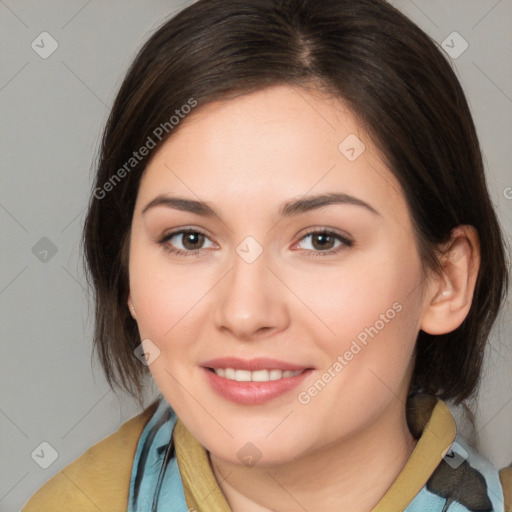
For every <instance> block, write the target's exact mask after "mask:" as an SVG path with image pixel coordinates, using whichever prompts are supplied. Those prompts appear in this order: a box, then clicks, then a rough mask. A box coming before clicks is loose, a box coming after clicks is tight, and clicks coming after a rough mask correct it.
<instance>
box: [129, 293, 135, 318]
mask: <svg viewBox="0 0 512 512" xmlns="http://www.w3.org/2000/svg"><path fill="white" fill-rule="evenodd" d="M127 303H128V309H129V310H130V314H131V315H132V317H133V319H134V320H137V317H136V313H135V306H134V305H133V301H132V295H131V293H129V294H128V301H127Z"/></svg>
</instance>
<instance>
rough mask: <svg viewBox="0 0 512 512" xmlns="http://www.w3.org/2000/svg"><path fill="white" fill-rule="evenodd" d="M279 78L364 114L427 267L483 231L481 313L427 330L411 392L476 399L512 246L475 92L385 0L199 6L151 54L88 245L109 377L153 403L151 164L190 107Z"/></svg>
mask: <svg viewBox="0 0 512 512" xmlns="http://www.w3.org/2000/svg"><path fill="white" fill-rule="evenodd" d="M278 84H289V85H292V86H294V87H297V88H299V87H303V88H308V87H312V88H314V89H316V90H321V91H324V92H325V93H327V94H330V95H332V96H333V97H338V98H340V99H342V100H343V101H344V102H345V103H346V104H347V105H348V106H349V107H350V108H351V110H352V111H353V112H354V113H355V114H356V116H357V117H358V119H359V120H360V122H361V123H362V124H363V126H364V127H365V129H366V130H367V133H368V134H369V135H370V136H371V138H372V140H373V142H374V143H375V144H376V146H377V147H378V148H379V150H380V151H381V154H382V155H383V158H384V159H385V163H386V164H387V165H388V166H389V168H390V170H391V171H392V172H393V174H394V175H395V176H396V178H397V179H398V181H399V183H400V184H401V187H402V190H403V193H404V195H405V198H406V201H407V205H408V208H409V212H410V215H411V218H412V222H413V226H414V231H415V236H416V241H417V246H418V251H419V254H420V256H421V260H422V263H423V265H424V270H425V269H426V270H429V271H439V269H440V266H439V261H438V257H437V256H438V248H439V246H440V244H442V243H444V242H446V241H447V240H448V239H449V237H450V233H451V231H452V229H453V228H454V227H456V226H458V225H460V224H470V225H473V226H474V227H475V228H476V229H477V231H478V234H479V237H480V247H481V266H480V270H479V274H478V278H477V283H476V288H475V291H474V296H473V302H472V305H471V309H470V311H469V313H468V315H467V317H466V318H465V320H464V322H463V323H462V324H461V325H460V326H459V327H458V328H457V329H456V330H454V331H453V332H450V333H448V334H444V335H430V334H428V333H426V332H423V331H420V332H419V335H418V338H417V341H416V349H415V367H414V373H413V377H412V381H411V384H410V392H411V393H414V392H425V393H430V394H434V395H436V396H438V397H440V398H441V399H452V400H454V401H455V403H459V402H460V401H462V400H464V399H466V398H469V397H472V395H474V393H475V392H476V389H477V386H478V382H479V377H480V373H481V366H482V359H483V354H484V348H485V345H486V342H487V339H488V336H489V333H490V330H491V327H492V325H493V323H494V321H495V319H496V317H497V314H498V312H499V308H500V306H501V302H502V301H503V300H504V298H505V296H506V291H507V287H508V271H507V258H506V252H505V247H504V238H503V235H502V233H501V230H500V226H499V223H498V221H497V218H496V214H495V212H494V209H493V205H492V203H491V200H490V198H489V193H488V190H487V186H486V181H485V175H484V167H483V163H482V156H481V151H480V147H479V142H478V139H477V135H476V131H475V126H474V124H473V120H472V117H471V114H470V111H469V108H468V104H467V101H466V98H465V96H464V93H463V91H462V88H461V85H460V84H459V82H458V80H457V78H456V76H455V74H454V72H453V70H452V68H451V66H450V64H449V63H448V60H447V58H445V56H444V55H443V54H442V52H441V51H440V50H439V49H438V46H437V45H436V43H435V42H433V41H432V40H431V39H430V38H429V37H428V36H427V35H426V34H425V33H424V32H422V31H421V30H420V29H419V28H418V27H417V26H416V25H415V24H414V23H413V22H411V21H410V20H409V19H408V18H407V17H406V16H404V15H403V14H401V13H400V12H399V11H398V10H397V9H395V8H394V7H392V6H391V5H389V4H388V3H387V2H385V1H384V0H358V1H356V2H354V1H352V0H322V1H317V0H199V1H197V2H195V3H193V4H191V5H189V6H188V7H187V8H185V9H183V10H182V11H180V12H179V13H178V14H177V15H176V16H174V17H172V18H171V19H169V20H168V21H166V22H165V23H164V24H163V25H162V26H161V27H160V28H159V29H158V30H157V31H156V32H155V33H154V34H153V35H152V36H151V37H150V39H149V40H148V41H147V42H146V43H145V44H144V45H143V47H142V48H141V49H140V51H139V53H138V54H137V56H136V58H135V59H134V61H133V63H132V64H131V67H130V69H129V70H128V72H127V74H126V77H125V78H124V81H123V83H122V85H121V87H120V90H119V92H118V94H117V97H116V99H115V101H114V104H113V107H112V110H111V113H110V117H109V119H108V122H107V124H106V127H105V131H104V134H103V138H102V144H101V150H100V154H99V159H98V167H97V173H96V178H95V183H94V186H93V193H92V195H91V200H90V204H89V210H88V213H87V218H86V222H85V226H84V232H83V240H82V242H83V249H84V256H85V264H86V267H87V270H88V277H89V280H90V283H91V284H92V286H93V288H94V292H95V330H94V348H95V349H96V350H97V352H98V355H99V359H100V362H101V365H102V368H103V370H104V372H105V375H106V378H107V381H108V383H109V384H110V386H111V387H112V389H114V386H118V387H120V388H122V389H124V390H126V391H128V392H129V393H130V394H131V395H132V396H134V397H135V398H137V399H139V403H140V397H141V394H142V392H143V389H144V377H145V376H147V374H148V373H149V372H148V369H147V367H146V366H145V365H143V364H141V363H140V361H139V359H138V358H137V357H135V355H134V350H135V349H136V348H137V347H138V345H139V344H140V343H141V340H140V338H139V334H138V329H137V324H136V322H135V321H134V320H133V318H132V317H131V315H130V313H129V310H128V307H127V297H128V293H129V283H128V256H129V255H128V242H129V237H130V229H131V221H132V215H133V209H134V204H135V199H136V196H137V191H138V186H139V182H140V179H141V176H142V173H143V171H144V169H145V167H146V166H147V164H148V162H149V160H150V158H151V156H152V155H154V154H155V153H156V151H157V150H158V148H159V147H160V146H161V145H162V144H163V143H164V142H165V141H166V140H167V139H168V138H169V137H172V135H173V133H175V132H176V131H177V130H178V129H179V127H180V120H181V119H182V118H183V116H184V115H185V114H187V112H190V114H189V115H193V113H194V112H195V111H197V109H199V108H200V107H201V106H202V105H205V104H207V103H209V102H212V101H218V100H225V99H229V98H234V97H236V96H239V95H241V94H247V93H250V92H253V91H257V90H260V89H263V88H265V87H268V86H272V85H278ZM186 105H188V106H189V107H190V108H188V107H187V108H185V106H186ZM143 147H146V148H150V149H149V151H140V152H139V149H140V148H143ZM134 152H136V153H137V158H135V156H134ZM143 153H145V155H143Z"/></svg>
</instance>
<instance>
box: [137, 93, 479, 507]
mask: <svg viewBox="0 0 512 512" xmlns="http://www.w3.org/2000/svg"><path fill="white" fill-rule="evenodd" d="M181 123H182V124H181V125H180V127H179V130H178V131H176V133H174V134H173V135H172V137H170V138H169V139H168V141H167V142H166V143H165V144H164V145H163V146H162V147H161V148H160V150H159V151H158V152H157V153H156V155H154V157H153V158H152V160H151V161H150V163H149V165H148V167H147V168H146V171H145V174H144V176H143V177H142V181H141V184H140V189H139V192H138V197H137V201H136V205H135V210H134V215H133V224H132V232H131V241H130V258H129V276H130V296H129V298H128V306H129V307H130V308H133V309H131V311H132V315H133V316H134V318H135V319H136V320H137V323H138V327H139V331H140V335H141V339H146V338H149V339H150V340H151V341H152V342H153V343H154V345H156V346H157V347H158V349H159V350H160V355H159V356H158V357H157V358H156V359H155V360H154V362H152V363H151V364H150V370H151V373H152V376H153V378H154V379H155V381H156V383H157V385H158V387H159V389H160V390H161V392H162V393H163V395H164V396H165V398H166V399H167V401H168V402H169V403H170V405H171V406H172V407H173V409H174V410H175V411H176V413H177V414H178V416H179V417H180V419H181V420H182V421H183V423H184V424H185V425H186V427H187V428H188V429H189V431H190V432H191V433H192V434H193V436H194V437H195V438H196V439H197V440H198V441H199V442H200V443H201V444H202V445H203V446H204V447H205V448H206V449H207V450H208V452H209V457H210V461H211V464H212V467H213V471H214V474H215V477H216V479H217V481H218V482H219V485H220V487H221V489H222V491H223V493H224V495H225V497H226V500H227V501H228V503H229V505H230V507H231V508H232V510H234V511H235V512H237V511H242V510H243V511H248V512H252V511H268V510H275V511H295V510H300V511H303V510H304V509H305V510H352V511H356V512H357V511H367V510H370V509H371V508H372V507H373V506H375V504H376V503H377V502H378V501H379V500H380V499H381V498H382V496H383V495H384V494H385V492H386V490H387V489H388V488H389V487H390V485H391V484H392V482H393V481H394V480H395V478H396V476H397V475H398V474H399V473H400V471H401V469H402V468H403V466H404V465H405V463H406V462H407V460H408V458H409V457H410V454H411V452H412V450H413V449H414V446H415V441H414V439H413V438H412V436H411V434H410V432H409V430H408V428H407V423H406V417H405V402H406V397H407V392H408V388H409V383H410V379H411V375H412V358H413V350H414V344H415V340H416V336H417V334H418V332H419V330H420V329H423V330H425V331H427V332H431V333H433V334H440V333H444V332H450V331H452V330H454V329H455V328H456V327H458V325H460V323H462V321H463V319H464V318H465V316H466V315H467V313H468V311H469V307H470V305H471V299H472V294H473V290H474V284H475V280H476V275H477V272H478V266H479V247H478V236H477V234H476V232H475V230H474V229H473V228H472V227H470V226H459V227H458V228H457V229H456V230H454V232H453V237H452V241H451V242H449V243H448V244H447V245H446V247H443V249H449V251H448V253H447V255H446V256H444V257H443V259H442V262H443V274H442V275H441V276H434V275H431V276H425V275H424V274H423V272H422V269H421V262H420V258H419V255H418V251H417V248H416V243H415V238H414V234H413V228H412V223H411V218H410V214H409V211H408V208H407V204H406V201H405V197H404V195H403V192H402V191H401V189H400V186H399V184H398V182H397V180H396V179H395V178H394V176H393V174H392V173H391V171H390V170H389V169H388V168H387V167H386V166H385V165H384V163H383V161H382V159H381V156H380V155H379V152H378V151H377V149H376V147H375V146H374V144H373V143H372V141H371V140H370V139H369V137H368V136H367V135H366V134H365V132H364V130H362V128H361V126H360V124H359V123H358V120H357V118H356V117H355V116H354V114H353V113H352V112H351V111H350V110H349V109H348V108H347V107H346V106H345V105H344V104H343V103H342V102H341V101H340V100H336V99H332V98H328V97H326V96H324V95H322V94H320V93H319V92H317V91H314V90H309V91H306V90H305V89H297V88H293V87H291V86H276V87H271V88H267V89H264V90H260V91H258V92H255V93H251V94H249V95H245V96H240V97H238V98H235V99H231V100H229V101H224V102H214V103H210V104H207V105H204V106H202V107H198V108H197V109H196V110H195V111H193V113H192V114H190V115H189V116H188V117H187V118H186V119H185V120H184V121H182V122H181ZM349 134H355V135H356V136H357V137H358V138H359V139H360V140H361V141H363V142H364V144H365V147H366V149H365V151H364V152H363V153H362V154H361V155H360V156H359V157H358V158H357V159H356V160H354V161H349V159H347V158H346V156H345V155H344V154H343V153H342V152H340V150H339V149H338V146H339V144H340V142H342V141H343V140H344V139H345V138H346V137H347V136H348V135H349ZM324 192H343V193H346V194H350V195H352V196H355V197H357V198H359V199H361V200H363V201H365V202H367V203H368V204H370V205H371V206H372V207H373V208H374V209H375V210H377V212H378V214H374V213H372V212H370V211H368V210H367V209H365V208H363V207H361V206H356V205H348V204H335V205H329V206H324V207H322V208H320V209H317V210H312V211H308V212H305V213H302V214H299V215H296V216H292V217H289V218H288V217H287V218H280V217H279V214H278V211H279V207H280V205H281V204H282V203H283V202H285V201H288V200H290V199H298V198H301V197H302V196H304V195H306V196H308V195H311V194H317V193H324ZM159 195H179V196H183V197H186V198H189V199H192V200H202V201H206V202H208V204H209V205H210V206H211V207H212V208H213V209H214V210H215V212H216V213H217V216H214V217H211V218H207V217H202V216H199V215H197V214H194V213H190V212H184V211H179V210H177V209H173V208H170V207H166V206H162V205H161V206H156V207H153V208H150V209H148V210H147V211H146V212H145V213H142V211H143V209H144V208H145V206H146V205H148V203H150V202H151V201H152V200H153V199H155V197H157V196H159ZM180 228H181V229H183V228H196V229H199V230H200V231H202V232H204V233H205V234H206V235H207V237H206V238H205V239H201V238H199V239H196V240H192V245H191V244H189V245H185V243H186V240H185V236H180V235H178V236H175V237H174V238H172V244H173V245H174V247H176V248H179V249H182V250H188V251H190V252H194V250H193V248H194V245H193V244H196V245H195V247H196V248H198V249H199V252H198V253H197V251H196V255H192V256H179V255H175V254H173V253H171V252H169V251H167V250H166V249H165V247H172V246H173V245H172V244H171V242H170V241H169V240H168V241H167V242H166V244H160V243H159V241H160V240H161V239H162V237H163V236H164V235H165V234H168V233H170V232H171V231H178V230H179V229H180ZM308 228H315V229H318V231H322V230H323V231H329V230H330V231H333V230H334V231H338V232H340V233H342V234H343V235H345V236H348V237H349V238H350V239H351V240H353V245H352V246H348V245H344V244H341V242H339V241H334V242H332V244H331V245H328V246H327V247H326V249H324V250H328V249H334V250H336V249H337V248H340V247H341V250H339V252H337V253H336V254H330V255H327V256H322V255H321V252H322V246H321V245H319V244H317V243H315V241H318V237H315V236H306V237H305V231H306V230H307V229H308ZM247 236H251V237H253V238H254V239H255V240H256V241H257V243H258V244H259V245H260V247H261V249H262V251H263V252H262V253H261V255H260V256H259V257H258V258H257V259H256V260H255V261H254V262H252V263H247V262H246V261H245V260H244V259H243V258H242V257H240V256H239V254H238V253H237V251H236V249H237V246H239V244H240V243H241V242H242V241H243V240H244V239H245V238H246V237H247ZM198 240H199V241H198ZM340 244H341V245H340ZM312 253H316V256H314V257H313V256H312ZM308 254H309V255H308ZM319 254H320V255H319ZM395 303H398V304H399V305H400V306H401V310H400V312H398V313H396V315H395V316H394V318H393V319H392V320H390V321H389V322H387V323H385V326H384V327H383V328H382V329H381V330H379V332H378V334H377V335H376V336H375V337H373V338H369V341H368V343H367V345H366V346H364V347H363V348H362V350H360V351H359V352H358V353H357V355H355V356H354V357H353V359H352V360H350V361H349V362H348V364H346V366H344V368H343V370H342V371H341V372H339V373H337V374H336V377H335V378H333V379H332V380H331V382H329V383H328V385H327V386H325V388H324V389H323V390H322V391H321V392H320V393H318V394H317V395H316V396H314V397H312V398H311V400H310V401H309V403H307V404H302V403H300V402H299V400H298V398H297V395H298V393H299V392H300V391H304V390H306V391H307V389H308V388H309V387H310V386H311V385H312V384H313V383H314V382H315V381H316V380H317V379H318V378H319V377H320V376H321V375H322V373H323V372H324V371H326V370H327V369H328V368H329V367H332V365H333V363H334V362H335V361H336V360H337V357H338V356H339V355H343V354H344V353H345V352H346V351H347V350H348V349H349V348H350V346H351V343H352V341H353V340H354V339H356V337H357V335H358V334H359V333H361V332H362V331H364V329H365V327H369V326H373V325H375V323H376V321H377V320H379V318H380V315H381V314H385V313H386V311H387V310H389V309H390V308H392V305H393V304H395ZM224 356H236V357H241V358H245V359H251V358H254V357H259V356H264V357H272V358H276V359H279V360H284V361H288V362H290V363H295V364H299V365H304V366H308V367H313V368H315V371H314V372H313V374H311V375H310V376H309V377H308V378H307V380H306V381H304V382H303V383H302V384H301V385H300V386H299V387H298V388H296V389H294V390H292V391H291V392H288V393H286V394H285V395H282V396H280V397H277V398H275V399H273V400H271V401H269V402H267V403H265V404H263V405H242V404H236V403H233V402H231V401H229V400H227V399H225V398H223V397H221V396H219V395H218V394H216V392H214V391H213V390H212V389H211V388H210V386H209V384H208V383H207V381H206V379H205V377H204V375H203V370H202V369H201V368H200V364H201V363H202V362H204V361H206V360H208V359H211V358H216V357H224ZM247 442H251V443H253V444H254V445H255V446H256V447H257V448H258V450H259V451H260V452H261V458H260V460H259V461H258V463H257V464H256V465H254V466H252V467H248V466H245V465H244V464H243V463H242V462H241V460H240V459H239V458H238V456H237V452H238V451H239V450H240V449H241V448H242V447H243V446H244V445H245V444H246V443H247Z"/></svg>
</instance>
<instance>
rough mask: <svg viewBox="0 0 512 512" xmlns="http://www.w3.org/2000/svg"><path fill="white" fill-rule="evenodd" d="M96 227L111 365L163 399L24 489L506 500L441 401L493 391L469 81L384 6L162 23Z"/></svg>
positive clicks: (304, 3) (389, 506)
mask: <svg viewBox="0 0 512 512" xmlns="http://www.w3.org/2000/svg"><path fill="white" fill-rule="evenodd" d="M84 248H85V256H86V262H87V265H88V269H89V271H90V275H91V280H92V284H93V286H94V288H95V291H96V332H95V340H94V341H95V346H96V348H97V350H98V353H99V356H100V360H101V362H102V365H103V367H104V369H105V373H106V376H107V379H108V381H109V383H110V384H111V385H112V386H114V385H119V386H120V387H122V388H124V389H126V390H128V391H130V392H132V393H133V395H134V396H135V397H140V396H141V392H142V390H143V387H144V379H145V377H147V376H148V375H151V377H152V378H153V379H154V380H155V382H156V383H157V385H158V387H159V389H160V391H161V396H160V397H159V398H158V399H157V400H155V402H153V403H152V404H151V406H150V407H148V408H146V409H145V410H144V412H143V413H141V414H140V415H139V416H137V417H136V418H133V419H132V420H130V421H129V422H127V423H125V424H124V425H123V426H122V427H121V429H120V430H119V431H118V432H116V433H114V434H113V435H111V436H110V437H109V438H107V439H106V440H104V441H102V442H101V443H98V444H97V445H95V446H93V447H92V448H91V449H90V450H88V451H87V452H86V453H85V454H84V455H82V457H81V458H79V459H77V461H75V462H74V463H72V464H71V465H70V466H68V467H67V468H65V469H64V470H63V471H62V472H61V473H59V474H58V475H57V476H56V477H54V478H53V479H52V480H51V481H50V482H48V483H47V484H46V485H45V486H43V488H42V489H40V490H39V491H38V493H36V495H35V496H34V497H32V498H31V500H30V501H29V502H28V503H27V504H26V506H25V508H24V509H23V510H25V511H31V510H38V511H41V510H58V509H59V507H60V508H62V510H68V511H69V510H89V509H90V510H97V509H98V508H99V509H102V510H129V511H133V512H135V511H137V512H138V511H142V510H176V511H185V510H198V511H199V510H200V511H203V510H205V511H206V510H208V511H209V510H216V511H228V510H233V511H249V512H251V511H263V510H279V511H294V510H351V511H356V512H357V511H369V510H373V511H387V510H389V511H393V512H395V511H401V510H407V511H408V512H412V511H419V510H421V511H423V510H425V511H447V510H448V511H450V510H453V511H455V510H489V511H498V510H500V511H501V510H503V509H504V499H505V496H504V492H505V493H508V492H510V487H509V486H510V472H509V471H508V470H503V471H502V472H501V474H499V473H498V471H497V469H496V468H494V467H493V466H492V464H491V463H490V462H489V461H488V460H486V459H485V458H484V457H482V456H481V455H479V454H478V453H477V452H476V451H475V450H474V449H473V448H472V447H471V446H470V445H469V444H468V443H467V442H466V441H465V440H464V439H463V437H462V436H461V435H460V434H459V433H457V432H456V428H455V422H454V420H453V418H452V416H451V413H450V411H449V409H448V407H447V405H446V403H445V402H446V401H452V402H453V403H456V404H458V403H461V402H463V401H464V400H466V399H467V398H469V397H471V396H473V395H474V394H475V392H476V390H477V385H478V381H479V376H480V372H481V365H482V357H483V351H484V347H485V345H486V343H487V341H488V335H489V331H490V329H491V326H492V324H493V322H494V320H495V318H496V316H497V313H498V311H499V308H500V305H501V303H502V300H503V298H504V296H505V292H506V289H507V285H508V277H507V271H506V262H505V251H504V244H503V238H502V235H501V231H500V227H499V224H498V222H497V219H496V215H495V212H494V210H493V207H492V204H491V201H490V199H489V194H488V191H487V188H486V183H485V177H484V171H483V165H482V158H481V154H480V149H479V144H478V140H477V137H476V133H475V128H474V125H473V122H472V118H471V114H470V112H469V109H468V105H467V103H466V100H465V97H464V94H463V91H462V89H461V87H460V84H459V83H458V81H457V79H456V77H455V75H454V73H453V71H452V69H451V68H450V66H449V64H448V63H447V61H446V60H445V58H444V57H443V55H442V54H441V53H440V51H439V50H438V49H437V48H436V46H435V44H434V43H433V42H432V41H431V40H430V39H429V38H428V37H427V36H426V35H425V34H424V33H423V32H422V31H421V30H420V29H419V28H418V27H416V26H415V25H414V24H413V23H412V22H410V21H409V20H408V19H407V18H406V17H404V16H403V15H402V14H401V13H400V12H398V11H397V10H396V9H394V8H393V7H391V6H390V5H389V4H387V3H386V2H384V1H381V0H360V1H358V2H352V1H348V0H326V1H323V2H316V1H313V0H251V1H249V0H245V1H231V0H230V1H226V0H208V1H202V0H200V1H198V2H196V3H194V4H192V5H190V6H189V7H187V8H186V9H184V10H183V11H181V12H180V13H179V14H177V15H176V16H175V17H174V18H172V19H171V20H169V21H168V22H167V23H165V24H164V25H163V26H162V27H161V28H160V29H159V30H158V31H157V32H156V33H155V34H154V35H153V36H152V37H151V38H150V39H149V40H148V42H147V43H146V44H145V45H144V47H143V48H142V49H141V51H140V53H139V54H138V56H137V57H136V59H135V61H134V62H133V64H132V66H131V68H130V70H129V72H128V74H127V76H126V78H125V80H124V82H123V84H122V86H121V89H120V91H119V93H118V96H117V98H116V100H115V103H114V106H113V108H112V112H111V115H110V118H109V121H108V123H107V127H106V129H105V133H104V137H103V143H102V148H101V155H100V162H99V166H98V171H97V175H96V181H95V185H94V190H93V194H92V197H91V202H90V206H89V212H88V216H87V220H86V224H85V229H84ZM500 477H501V480H500ZM507 479H508V480H507ZM507 482H508V483H507ZM507 499H509V498H508V497H507Z"/></svg>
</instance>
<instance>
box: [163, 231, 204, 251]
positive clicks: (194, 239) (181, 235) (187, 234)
mask: <svg viewBox="0 0 512 512" xmlns="http://www.w3.org/2000/svg"><path fill="white" fill-rule="evenodd" d="M180 239H181V240H180ZM206 240H209V238H208V237H207V236H206V235H205V234H204V233H201V232H200V231H197V230H192V229H188V230H184V229H182V230H180V231H174V232H172V233H169V234H168V235H165V236H164V237H163V238H162V239H161V240H160V241H159V243H160V244H161V245H163V246H164V248H165V249H166V250H167V251H169V252H172V253H176V254H179V255H183V256H188V255H192V256H193V255H197V254H198V253H199V252H200V250H202V249H204V248H205V247H204V244H205V241H206ZM212 246H213V244H212V243H211V242H210V246H209V247H212Z"/></svg>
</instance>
